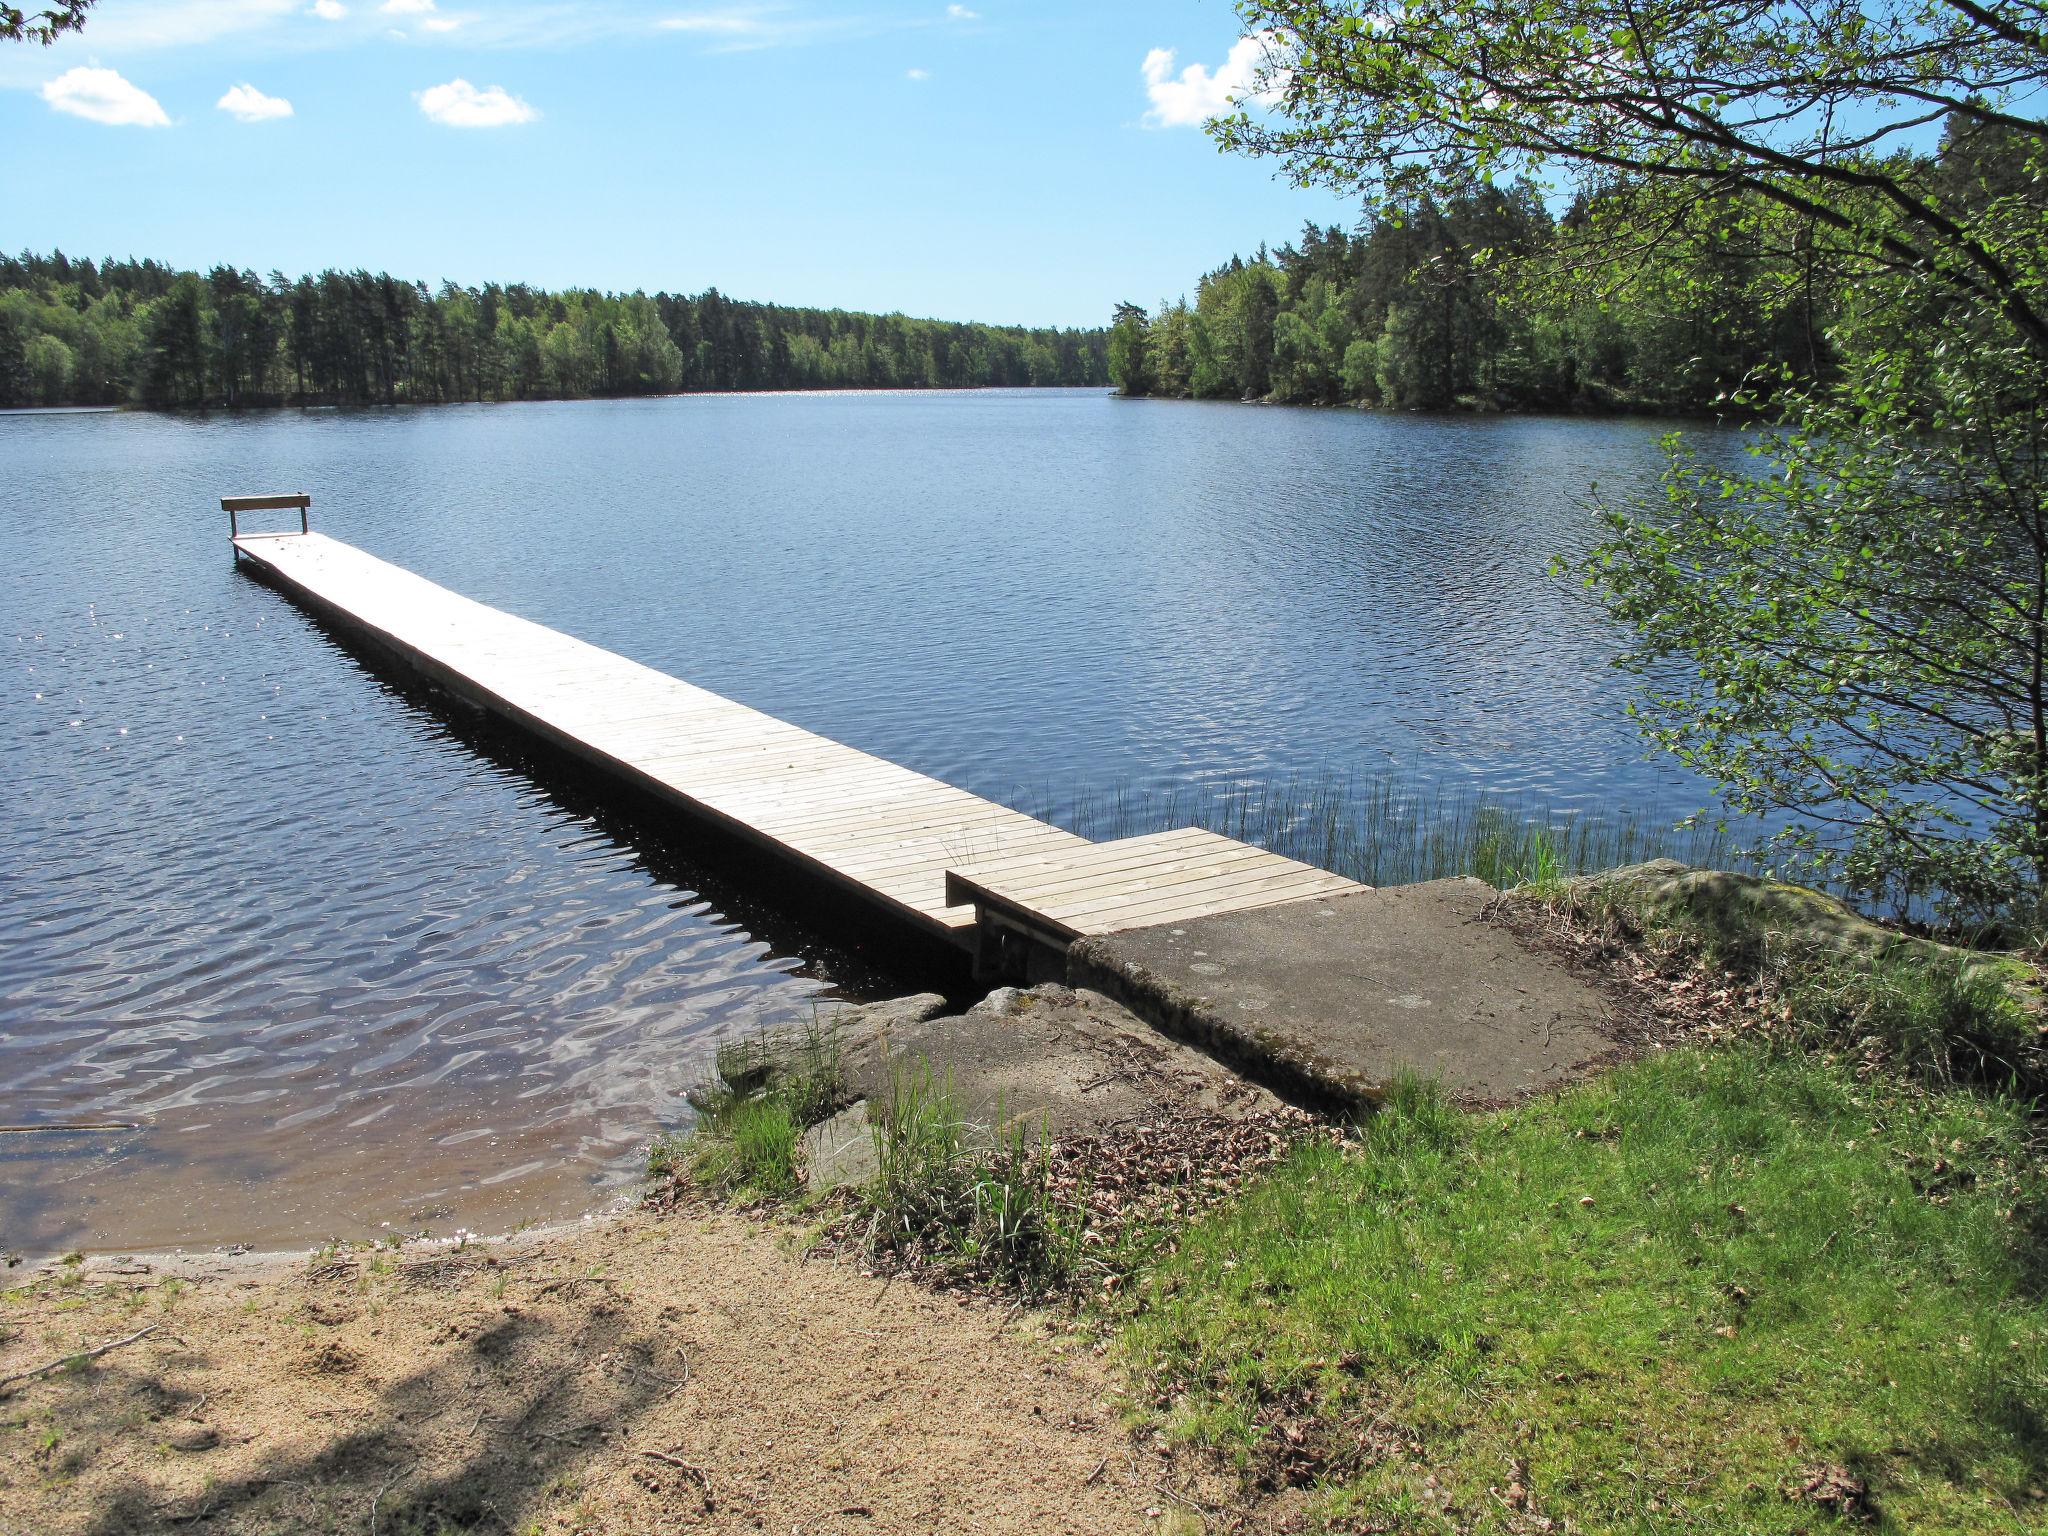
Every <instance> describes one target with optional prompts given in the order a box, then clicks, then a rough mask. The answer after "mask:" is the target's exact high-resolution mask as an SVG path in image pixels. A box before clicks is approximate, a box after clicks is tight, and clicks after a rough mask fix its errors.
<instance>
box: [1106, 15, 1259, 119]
mask: <svg viewBox="0 0 2048 1536" xmlns="http://www.w3.org/2000/svg"><path fill="white" fill-rule="evenodd" d="M1269 47H1270V40H1269V39H1267V38H1263V37H1240V38H1239V39H1238V40H1237V41H1236V42H1234V43H1232V44H1231V45H1230V53H1229V54H1228V56H1227V57H1225V59H1224V60H1223V62H1222V63H1221V64H1220V65H1218V66H1217V67H1216V69H1215V71H1214V73H1211V72H1210V70H1209V67H1208V66H1207V65H1206V64H1190V65H1188V67H1187V68H1185V69H1183V70H1182V71H1181V72H1180V73H1179V74H1178V75H1175V74H1174V72H1173V58H1174V54H1173V50H1172V49H1171V48H1154V49H1153V50H1152V51H1151V52H1150V53H1148V54H1146V55H1145V62H1144V63H1143V64H1142V65H1141V66H1139V67H1140V69H1141V71H1142V72H1143V74H1144V76H1145V95H1146V96H1147V97H1149V98H1150V99H1151V102H1152V110H1151V111H1149V112H1147V113H1146V114H1145V121H1146V122H1147V123H1149V124H1151V125H1152V126H1153V127H1155V128H1197V127H1200V126H1201V125H1202V124H1203V123H1205V122H1207V121H1208V120H1209V119H1210V118H1212V117H1217V116H1220V115H1221V114H1223V113H1225V112H1228V111H1230V110H1231V109H1232V108H1234V107H1235V106H1237V104H1238V103H1239V102H1241V101H1244V100H1247V99H1253V100H1259V99H1268V98H1269V97H1270V95H1271V90H1270V88H1269V90H1268V91H1267V92H1264V93H1261V92H1259V91H1258V90H1257V89H1256V85H1257V81H1258V73H1259V66H1260V65H1261V64H1262V63H1264V62H1265V60H1266V56H1267V52H1268V50H1269ZM1272 83H1277V82H1272Z"/></svg>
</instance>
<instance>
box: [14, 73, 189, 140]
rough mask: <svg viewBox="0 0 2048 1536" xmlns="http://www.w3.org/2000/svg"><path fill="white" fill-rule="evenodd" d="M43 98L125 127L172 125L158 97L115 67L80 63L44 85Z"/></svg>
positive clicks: (72, 111) (61, 107)
mask: <svg viewBox="0 0 2048 1536" xmlns="http://www.w3.org/2000/svg"><path fill="white" fill-rule="evenodd" d="M43 100H45V101H47V102H48V103H49V104H50V105H51V106H53V107H55V108H56V109H57V110H58V111H59V112H69V113H70V114H71V115H72V116H73V117H83V118H87V119H89V120H91V121H92V122H95V123H108V124H111V125H113V126H115V127H121V128H168V127H170V125H171V120H170V118H169V117H167V116H165V115H164V109H163V107H162V105H161V104H159V103H158V101H157V99H156V98H155V97H154V96H152V95H150V94H149V92H147V91H145V90H143V89H142V87H140V86H139V85H131V84H130V83H129V82H128V81H126V80H124V79H122V78H121V76H120V75H119V74H118V73H117V72H116V71H114V70H111V69H99V68H96V67H93V66H90V65H80V66H79V67H78V68H76V69H67V70H65V71H64V73H63V74H61V75H59V76H58V77H57V78H56V79H54V80H50V81H46V82H45V83H44V85H43Z"/></svg>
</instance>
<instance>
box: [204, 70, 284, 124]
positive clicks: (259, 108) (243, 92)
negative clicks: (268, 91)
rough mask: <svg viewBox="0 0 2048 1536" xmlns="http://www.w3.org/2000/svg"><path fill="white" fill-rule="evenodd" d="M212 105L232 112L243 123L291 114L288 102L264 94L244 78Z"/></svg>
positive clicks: (258, 121)
mask: <svg viewBox="0 0 2048 1536" xmlns="http://www.w3.org/2000/svg"><path fill="white" fill-rule="evenodd" d="M214 105H215V106H216V107H218V108H220V110H221V111H223V112H232V113H233V114H234V115H235V116H236V117H237V118H239V119H240V120H241V121H243V122H245V123H263V122H268V121H269V120H270V119H271V118H273V117H290V116H291V115H292V104H291V103H290V102H288V101H286V100H285V99H284V98H283V97H282V96H266V95H264V94H263V93H262V92H261V91H259V90H257V89H256V87H255V86H253V85H251V84H249V82H248V81H246V80H244V81H243V82H242V83H241V84H240V85H237V86H234V87H231V88H230V89H229V91H228V93H227V94H226V95H225V96H223V97H221V99H220V100H219V101H216V102H215V103H214Z"/></svg>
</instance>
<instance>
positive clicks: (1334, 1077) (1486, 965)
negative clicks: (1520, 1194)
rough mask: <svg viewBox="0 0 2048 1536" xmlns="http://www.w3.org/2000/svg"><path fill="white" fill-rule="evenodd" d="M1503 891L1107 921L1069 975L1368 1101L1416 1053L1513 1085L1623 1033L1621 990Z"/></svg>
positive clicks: (1080, 946)
mask: <svg viewBox="0 0 2048 1536" xmlns="http://www.w3.org/2000/svg"><path fill="white" fill-rule="evenodd" d="M1493 894H1494V893H1493V891H1492V889H1491V888H1490V887H1488V886H1486V885H1484V884H1483V883H1481V882H1480V881H1477V880H1438V881H1432V882H1430V883H1428V884H1424V885H1410V886H1397V887H1393V888H1391V889H1385V890H1366V889H1354V890H1352V891H1350V892H1348V893H1345V894H1341V895H1335V896H1330V897H1327V898H1321V899H1317V898H1311V899H1308V900H1296V901H1291V902H1288V903H1287V904H1285V905H1282V906H1269V907H1261V908H1257V909H1255V910H1250V911H1237V912H1228V913H1222V914H1218V915H1214V916H1207V917H1198V918H1194V919H1191V920H1189V921H1185V922H1166V923H1159V924H1155V925H1153V926H1150V927H1143V928H1132V929H1127V930H1124V931H1122V932H1119V933H1110V934H1097V935H1093V936H1090V937H1086V938H1082V939H1080V940H1079V941H1077V942H1076V943H1075V944H1074V945H1073V947H1072V948H1071V949H1070V950H1069V951H1068V956H1067V979H1068V983H1069V985H1071V986H1075V987H1087V988H1091V989H1093V990H1095V991H1098V992H1103V993H1106V994H1108V995H1109V996H1111V997H1113V998H1115V999H1117V1001H1119V1002H1121V1003H1123V1004H1124V1005H1125V1006H1126V1007H1127V1008H1129V1009H1130V1010H1131V1011H1132V1012H1134V1013H1136V1014H1137V1015H1138V1016H1139V1017H1140V1018H1142V1019H1144V1020H1146V1021H1147V1022H1148V1023H1150V1024H1151V1025H1153V1027H1154V1028H1157V1029H1161V1030H1164V1031H1165V1032H1167V1033H1168V1034H1171V1035H1175V1036H1177V1037H1179V1038H1181V1039H1184V1040H1187V1041H1189V1042H1191V1043H1193V1044H1196V1045H1199V1046H1201V1047H1202V1048H1203V1049H1204V1050H1207V1051H1209V1052H1211V1053H1213V1054H1214V1055H1216V1056H1217V1057H1219V1058H1220V1059H1221V1060H1223V1061H1226V1062H1228V1063H1230V1065H1232V1066H1234V1067H1236V1068H1238V1069H1239V1070H1240V1071H1242V1072H1244V1073H1245V1074H1246V1075H1247V1076H1248V1077H1252V1078H1254V1079H1256V1080H1258V1081H1260V1082H1263V1083H1265V1084H1266V1085H1267V1086H1269V1087H1271V1088H1273V1089H1274V1090H1275V1091H1276V1092H1279V1093H1281V1094H1282V1095H1284V1096H1286V1097H1288V1098H1291V1099H1294V1100H1296V1101H1297V1102H1300V1103H1305V1104H1315V1105H1319V1106H1322V1107H1326V1108H1331V1109H1338V1110H1344V1109H1363V1108H1366V1107H1369V1106H1370V1105H1371V1104H1372V1103H1373V1102H1375V1101H1376V1100H1377V1099H1378V1098H1379V1097H1380V1096H1381V1094H1382V1093H1383V1091H1384V1089H1385V1086H1386V1084H1387V1083H1388V1082H1389V1081H1390V1080H1391V1079H1392V1078H1393V1077H1394V1075H1395V1074H1396V1073H1397V1072H1399V1071H1401V1070H1403V1069H1407V1070H1410V1071H1413V1072H1416V1073H1419V1074H1421V1075H1423V1076H1426V1077H1434V1078H1436V1079H1438V1080H1439V1081H1441V1082H1442V1084H1443V1085H1444V1087H1445V1089H1446V1090H1447V1091H1448V1092H1450V1093H1451V1094H1453V1095H1455V1096H1457V1097H1459V1098H1461V1099H1470V1100H1492V1099H1506V1098H1512V1097H1514V1096H1516V1095H1519V1094H1524V1093H1528V1092H1531V1091H1532V1090H1538V1089H1543V1088H1549V1087H1553V1086H1556V1085H1557V1084H1559V1083H1562V1082H1564V1081H1566V1080H1567V1079H1568V1078H1570V1077H1572V1076H1573V1075H1575V1074H1576V1073H1577V1072H1579V1071H1581V1070H1582V1069H1583V1068H1585V1067H1586V1066H1587V1065H1588V1064H1589V1063H1591V1062H1593V1061H1595V1060H1596V1059H1598V1058H1599V1057H1602V1056H1604V1055H1606V1054H1608V1053H1609V1052H1611V1051H1612V1050H1614V1049H1615V1047H1616V1045H1617V1043H1618V1041H1617V1037H1616V1030H1615V1019H1614V1015H1613V1012H1612V1009H1611V1007H1610V1005H1609V1003H1608V1002H1607V999H1606V998H1604V997H1603V996H1602V995H1601V994H1600V993H1599V992H1598V991H1597V990H1595V989H1594V988H1593V987H1591V986H1589V985H1587V984H1586V983H1585V982H1583V981H1580V980H1579V979H1578V978H1576V977H1574V976H1572V975H1570V974H1569V973H1567V972H1566V971H1565V970H1563V969H1562V968H1561V967H1560V966H1558V965H1557V963H1556V962H1555V961H1552V960H1550V959H1548V958H1547V957H1545V956H1542V955H1539V954H1536V953H1534V952H1532V951H1531V950H1529V949H1528V948H1526V947H1525V946H1524V945H1522V944H1521V943H1520V942H1519V941H1518V940H1516V938H1515V937H1514V936H1513V935H1512V934H1510V933H1509V932H1507V931H1506V930H1505V929H1504V928H1502V927H1500V926H1499V925H1498V924H1495V923H1492V922H1489V921H1487V920H1486V919H1485V917H1484V915H1483V914H1484V912H1485V908H1486V905H1487V903H1488V902H1489V901H1491V900H1492V899H1493Z"/></svg>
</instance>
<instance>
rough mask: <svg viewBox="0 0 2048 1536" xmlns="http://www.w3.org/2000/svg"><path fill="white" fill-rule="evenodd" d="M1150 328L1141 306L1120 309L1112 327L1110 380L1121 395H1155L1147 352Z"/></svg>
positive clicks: (1134, 305)
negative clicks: (1147, 337)
mask: <svg viewBox="0 0 2048 1536" xmlns="http://www.w3.org/2000/svg"><path fill="white" fill-rule="evenodd" d="M1150 325H1151V322H1150V319H1149V318H1148V317H1147V315H1146V314H1145V311H1144V308H1143V307H1142V306H1141V305H1137V304H1131V303H1123V304H1119V305H1117V307H1116V315H1115V318H1114V319H1113V320H1112V321H1111V322H1110V327H1109V377H1110V382H1112V383H1113V384H1115V385H1116V387H1117V392H1118V393H1119V394H1125V395H1149V394H1151V393H1152V365H1151V360H1150V358H1149V357H1148V356H1147V348H1146V332H1147V330H1148V329H1149V328H1150Z"/></svg>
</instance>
